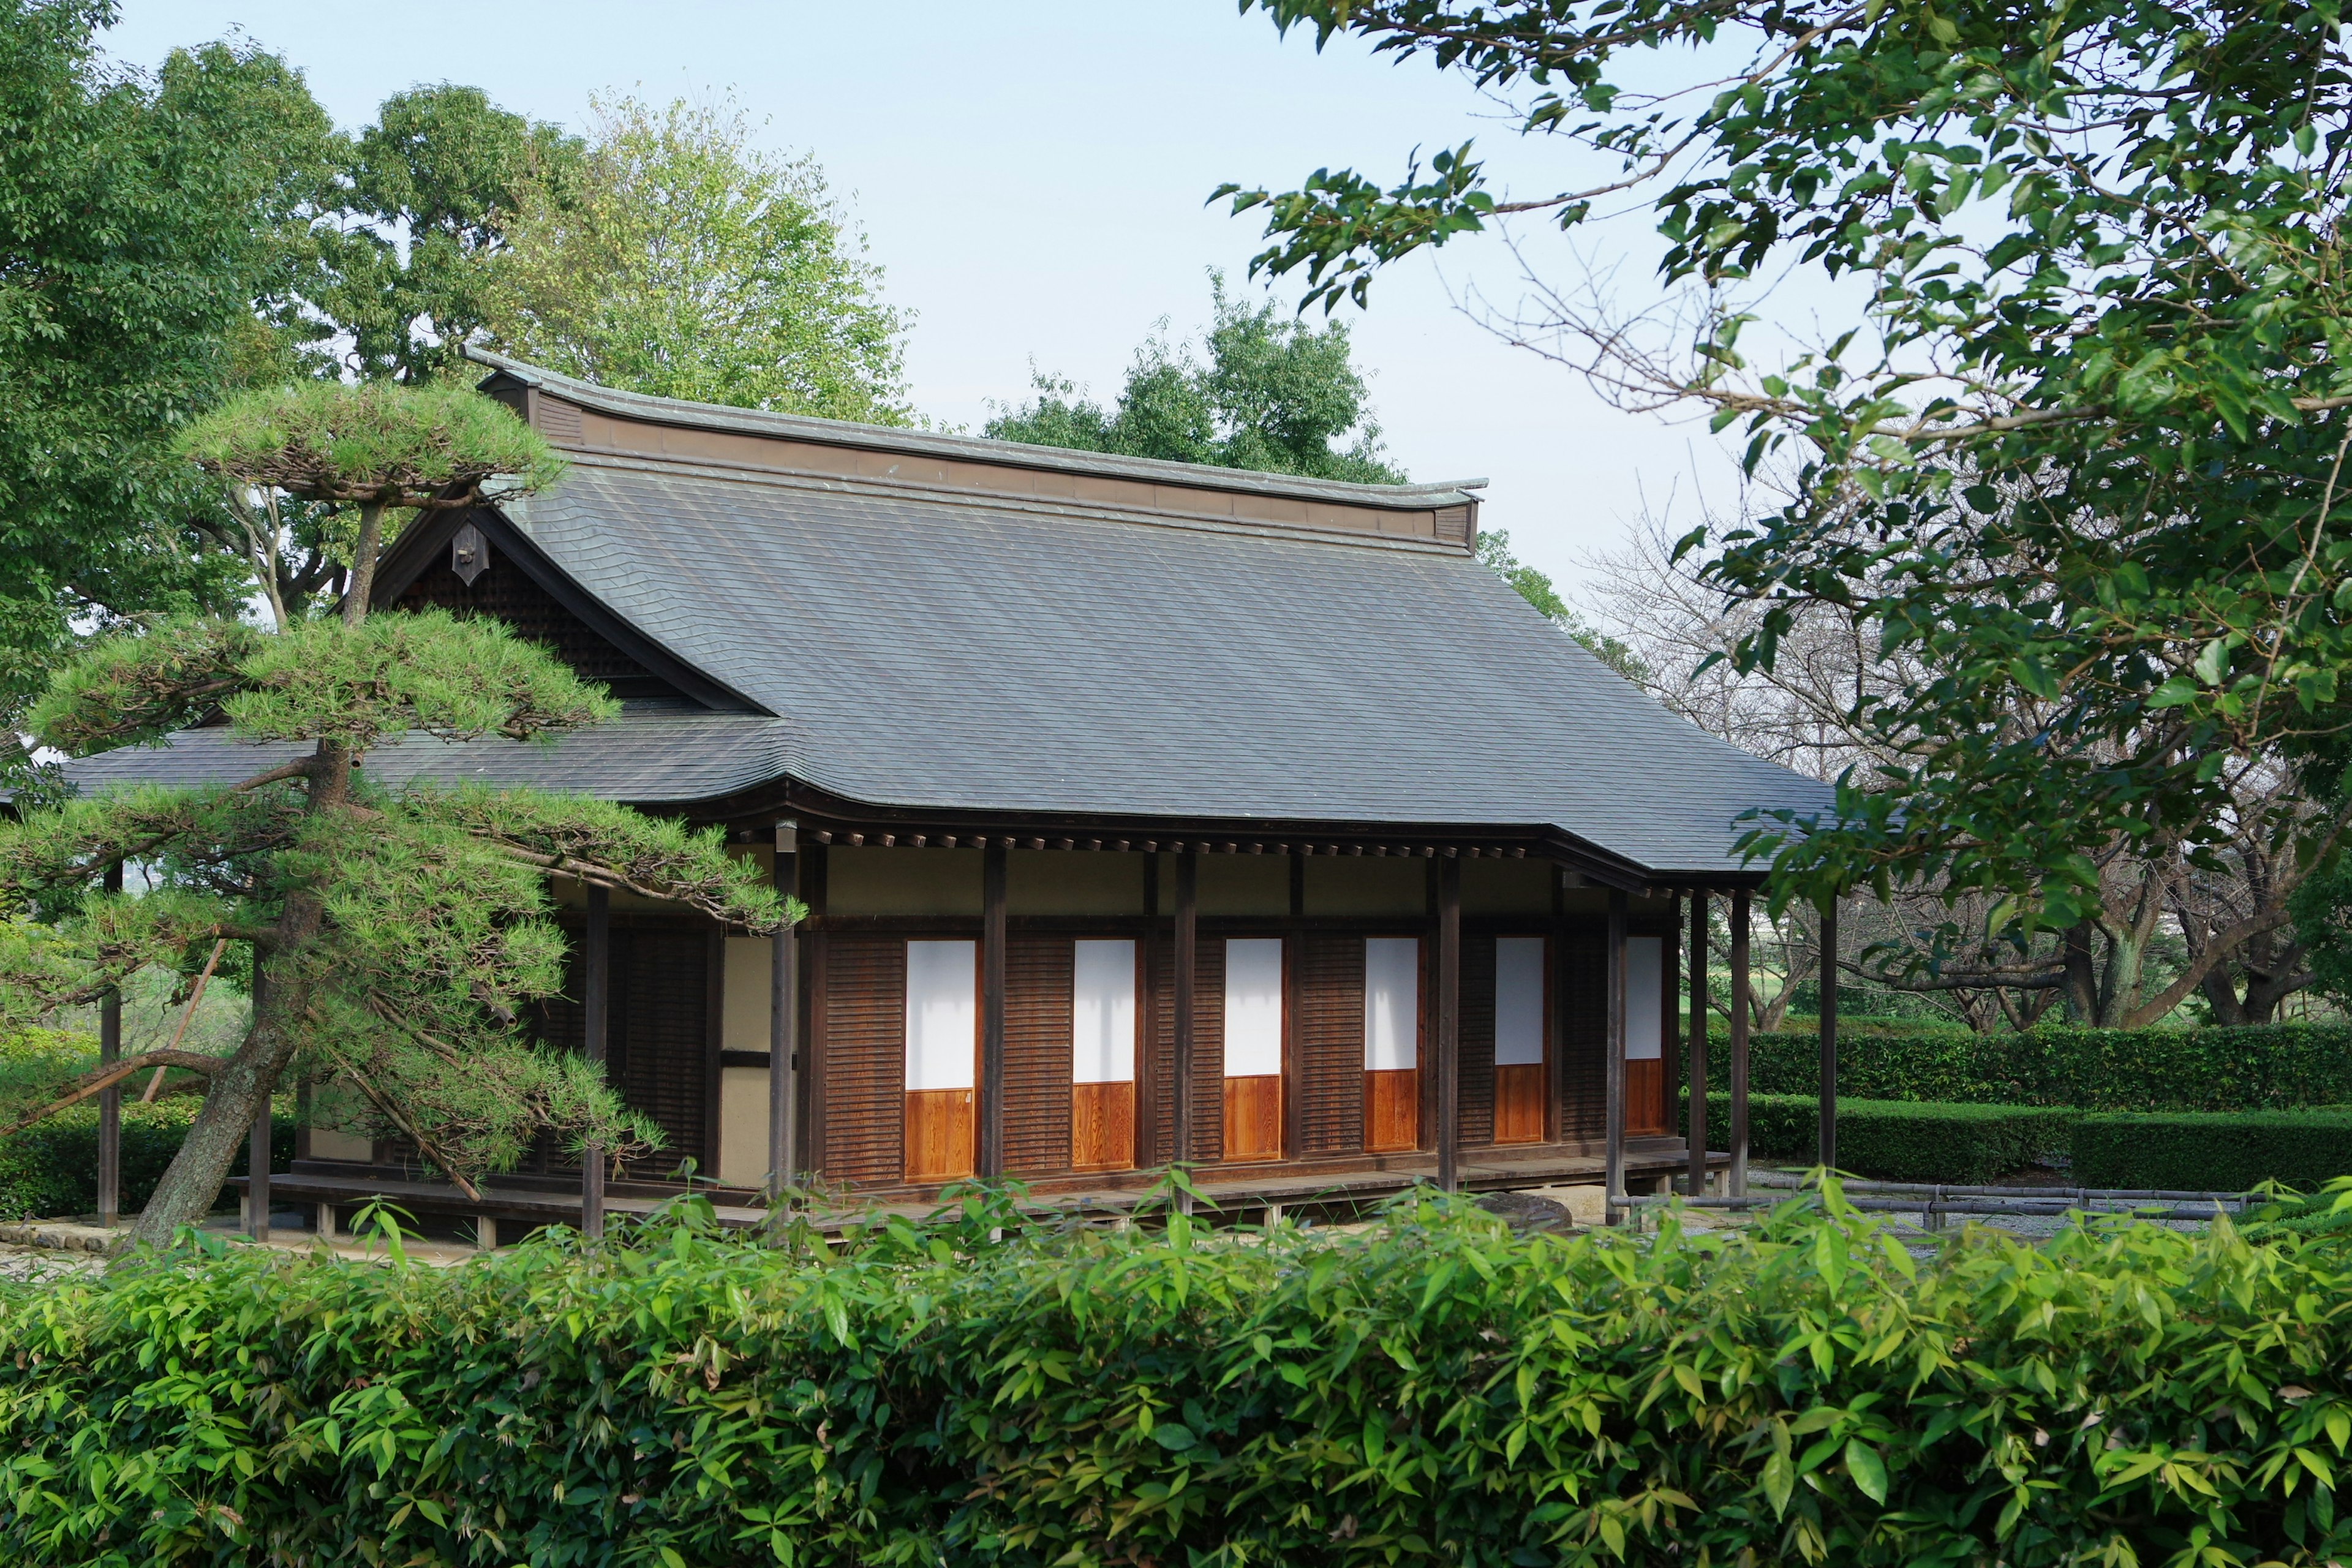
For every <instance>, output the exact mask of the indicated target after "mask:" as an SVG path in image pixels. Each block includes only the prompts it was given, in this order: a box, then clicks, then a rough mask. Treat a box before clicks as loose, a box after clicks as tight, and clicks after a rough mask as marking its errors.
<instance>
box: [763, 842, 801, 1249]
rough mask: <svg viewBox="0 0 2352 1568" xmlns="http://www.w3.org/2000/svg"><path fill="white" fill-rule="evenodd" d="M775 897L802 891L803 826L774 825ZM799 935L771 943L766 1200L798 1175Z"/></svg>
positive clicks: (782, 934)
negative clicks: (801, 830) (801, 852)
mask: <svg viewBox="0 0 2352 1568" xmlns="http://www.w3.org/2000/svg"><path fill="white" fill-rule="evenodd" d="M773 880H774V882H775V888H776V896H777V897H778V898H780V899H793V898H797V897H799V896H800V890H801V855H800V827H799V825H798V824H797V823H793V822H790V821H785V822H779V823H777V824H776V865H775V873H774V878H773ZM800 956H801V939H800V933H799V932H797V931H794V930H793V928H792V927H791V926H788V925H784V926H778V927H777V928H776V934H775V935H774V936H773V937H772V939H770V942H769V947H768V1200H769V1202H770V1203H771V1204H773V1203H775V1202H776V1201H777V1199H778V1198H779V1197H780V1196H781V1195H782V1193H783V1191H784V1189H786V1188H787V1187H790V1186H793V1185H794V1184H796V1183H797V1182H798V1180H799V1177H800V1140H799V1133H800V1098H801V1097H800V1089H801V1077H800V1075H801V1060H800V1050H801V1043H800V1021H801V1005H800V991H801V986H800V978H801V976H800Z"/></svg>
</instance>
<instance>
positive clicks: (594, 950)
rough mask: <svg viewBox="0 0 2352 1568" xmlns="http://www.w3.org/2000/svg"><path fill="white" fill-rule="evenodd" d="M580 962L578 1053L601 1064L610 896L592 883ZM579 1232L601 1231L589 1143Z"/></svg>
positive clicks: (593, 1150)
mask: <svg viewBox="0 0 2352 1568" xmlns="http://www.w3.org/2000/svg"><path fill="white" fill-rule="evenodd" d="M582 945H583V948H584V949H585V952H584V955H583V957H584V962H585V966H586V969H587V976H586V984H585V985H584V987H583V990H584V992H585V994H584V995H583V996H582V997H581V1026H582V1031H583V1037H584V1038H583V1046H584V1049H583V1051H582V1053H581V1054H582V1055H583V1056H585V1057H586V1058H588V1059H589V1060H590V1061H592V1062H593V1063H595V1064H596V1065H597V1066H598V1067H600V1068H601V1067H603V1066H604V1056H605V1047H606V1044H607V1040H608V1026H609V1025H610V1022H611V1011H612V1006H611V1004H612V996H613V895H612V894H611V893H610V892H608V891H606V890H605V889H603V888H601V887H597V886H595V885H593V883H592V884H591V885H590V886H589V889H588V927H587V931H586V936H585V941H584V942H583V944H582ZM580 1234H582V1235H583V1236H587V1237H599V1236H602V1235H604V1150H603V1149H602V1148H601V1147H600V1146H598V1145H596V1144H594V1143H591V1144H589V1145H588V1147H587V1149H586V1150H585V1151H584V1152H583V1153H582V1155H581V1160H580Z"/></svg>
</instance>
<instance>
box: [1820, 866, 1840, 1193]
mask: <svg viewBox="0 0 2352 1568" xmlns="http://www.w3.org/2000/svg"><path fill="white" fill-rule="evenodd" d="M1821 986H1822V1100H1821V1105H1822V1115H1821V1148H1820V1151H1819V1157H1820V1161H1821V1164H1822V1169H1823V1170H1828V1171H1834V1170H1836V1169H1837V1089H1838V1083H1837V1068H1838V1060H1837V900H1835V899H1832V900H1830V901H1829V902H1827V903H1825V904H1823V905H1822V981H1821Z"/></svg>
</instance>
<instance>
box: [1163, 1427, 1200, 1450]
mask: <svg viewBox="0 0 2352 1568" xmlns="http://www.w3.org/2000/svg"><path fill="white" fill-rule="evenodd" d="M1151 1436H1152V1440H1153V1441H1154V1442H1157V1443H1158V1444H1159V1445H1160V1447H1163V1448H1166V1449H1169V1450H1171V1452H1174V1451H1181V1450H1182V1449H1185V1448H1190V1447H1192V1446H1193V1445H1194V1444H1195V1443H1197V1442H1198V1441H1199V1439H1198V1438H1196V1437H1194V1436H1192V1428H1191V1427H1189V1426H1183V1425H1182V1424H1181V1423H1179V1422H1175V1421H1162V1422H1160V1424H1159V1425H1158V1426H1154V1427H1152V1429H1151Z"/></svg>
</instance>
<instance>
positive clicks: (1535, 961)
mask: <svg viewBox="0 0 2352 1568" xmlns="http://www.w3.org/2000/svg"><path fill="white" fill-rule="evenodd" d="M1548 948H1549V943H1547V942H1545V941H1544V939H1543V938H1542V937H1539V936H1498V937H1496V939H1495V1142H1497V1143H1540V1142H1543V1136H1544V1085H1545V1083H1546V1082H1547V1081H1548V1079H1546V1078H1545V1076H1544V1074H1545V1058H1546V1055H1547V1052H1546V1050H1545V1042H1546V1040H1547V1038H1548V1037H1549V1030H1548V1029H1547V1028H1546V1026H1545V1025H1546V1020H1548V1019H1549V1017H1550V1016H1551V987H1550V985H1549V984H1548V980H1549V974H1550V967H1551V966H1550V964H1549V962H1548V960H1549V952H1548V951H1547V949H1548Z"/></svg>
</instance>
